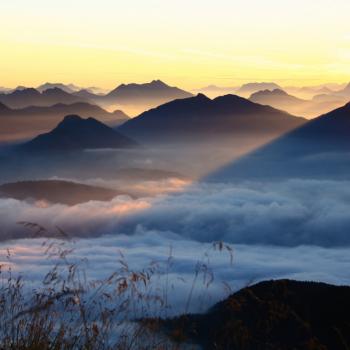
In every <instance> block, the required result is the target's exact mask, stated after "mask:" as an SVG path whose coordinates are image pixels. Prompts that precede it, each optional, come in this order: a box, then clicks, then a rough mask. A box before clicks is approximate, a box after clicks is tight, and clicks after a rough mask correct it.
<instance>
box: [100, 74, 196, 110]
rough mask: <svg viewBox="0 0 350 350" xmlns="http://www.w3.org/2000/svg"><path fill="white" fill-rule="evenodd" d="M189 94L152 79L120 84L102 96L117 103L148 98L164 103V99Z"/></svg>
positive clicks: (148, 99)
mask: <svg viewBox="0 0 350 350" xmlns="http://www.w3.org/2000/svg"><path fill="white" fill-rule="evenodd" d="M190 96H192V94H191V93H189V92H187V91H184V90H181V89H179V88H177V87H172V86H169V85H167V84H165V83H164V82H162V81H161V80H153V81H152V82H150V83H145V84H135V83H134V84H121V85H119V86H118V87H117V88H115V89H114V90H112V91H111V92H110V93H108V94H107V95H106V96H104V98H103V99H104V100H108V101H110V102H113V103H119V104H130V103H134V104H137V103H145V102H148V101H150V100H155V101H162V102H163V103H164V102H165V101H170V100H173V99H178V98H186V97H190Z"/></svg>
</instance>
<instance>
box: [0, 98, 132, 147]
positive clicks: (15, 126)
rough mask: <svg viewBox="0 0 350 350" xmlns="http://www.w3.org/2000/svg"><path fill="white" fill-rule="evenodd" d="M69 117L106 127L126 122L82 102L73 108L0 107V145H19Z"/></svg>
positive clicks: (119, 113)
mask: <svg viewBox="0 0 350 350" xmlns="http://www.w3.org/2000/svg"><path fill="white" fill-rule="evenodd" d="M69 114H77V115H80V116H81V117H84V118H87V117H94V118H96V119H98V120H100V121H102V122H104V123H106V124H107V125H109V126H113V127H115V126H117V125H120V124H122V123H124V122H125V121H127V120H128V119H129V117H128V116H127V115H126V114H125V113H124V112H122V111H120V110H116V111H114V112H112V113H110V112H107V111H105V110H104V109H102V108H101V107H98V106H96V105H92V104H89V103H86V102H76V103H73V104H63V103H58V104H55V105H53V106H49V107H46V106H41V107H40V106H30V107H25V108H20V109H11V108H9V107H7V106H5V105H4V104H2V103H0V122H1V125H2V127H1V129H0V141H3V142H4V141H7V142H10V141H13V142H14V141H20V140H23V139H28V138H30V137H34V136H36V135H38V134H40V133H43V132H47V131H49V130H51V129H52V128H54V127H55V126H56V125H57V123H58V122H60V121H61V120H62V118H63V117H64V116H66V115H69Z"/></svg>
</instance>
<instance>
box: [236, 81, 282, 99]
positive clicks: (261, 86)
mask: <svg viewBox="0 0 350 350" xmlns="http://www.w3.org/2000/svg"><path fill="white" fill-rule="evenodd" d="M275 89H280V90H282V88H281V87H280V86H279V85H278V84H276V83H271V82H263V83H247V84H243V85H242V86H241V87H240V88H239V89H238V90H237V94H238V95H240V94H242V95H244V96H249V95H251V94H253V93H254V92H257V91H260V90H275Z"/></svg>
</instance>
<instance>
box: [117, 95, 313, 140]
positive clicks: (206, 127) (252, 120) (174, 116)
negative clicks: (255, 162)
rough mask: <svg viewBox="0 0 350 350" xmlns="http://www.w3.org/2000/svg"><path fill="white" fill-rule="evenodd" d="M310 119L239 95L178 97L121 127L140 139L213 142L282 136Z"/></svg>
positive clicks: (124, 131)
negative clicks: (226, 139)
mask: <svg viewBox="0 0 350 350" xmlns="http://www.w3.org/2000/svg"><path fill="white" fill-rule="evenodd" d="M305 122H306V120H305V119H303V118H298V117H294V116H292V115H290V114H288V113H286V112H282V111H280V110H277V109H274V108H272V107H269V106H262V105H259V104H256V103H253V102H251V101H249V100H246V99H244V98H241V97H238V96H235V95H226V96H221V97H217V98H215V99H213V100H211V99H209V98H208V97H206V96H205V95H203V94H198V95H197V96H195V97H190V98H187V99H181V100H175V101H172V102H169V103H166V104H163V105H161V106H159V107H157V108H154V109H151V110H149V111H147V112H144V113H142V114H141V115H139V116H138V117H136V118H133V119H131V120H129V121H128V122H126V123H125V124H123V125H122V126H120V127H119V128H118V130H120V131H121V132H122V133H124V134H125V135H128V136H130V137H133V138H134V139H136V140H138V141H140V142H150V143H154V142H179V143H181V142H183V141H188V142H198V141H202V142H203V141H204V142H210V141H211V140H213V139H219V140H221V139H223V138H233V137H235V136H247V135H248V136H253V135H269V136H272V135H273V136H276V135H280V134H282V133H284V132H286V131H288V130H291V129H293V128H296V127H298V126H300V125H302V124H303V123H305Z"/></svg>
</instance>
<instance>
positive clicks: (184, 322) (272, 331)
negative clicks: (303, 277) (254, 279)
mask: <svg viewBox="0 0 350 350" xmlns="http://www.w3.org/2000/svg"><path fill="white" fill-rule="evenodd" d="M349 315H350V287H340V286H339V287H338V286H332V285H328V284H324V283H316V282H297V281H291V280H277V281H267V282H261V283H258V284H256V285H254V286H252V287H247V288H244V289H242V290H240V291H239V292H237V293H235V294H233V295H231V296H230V297H229V298H227V299H226V300H224V301H222V302H220V303H218V304H216V305H215V306H214V307H213V308H212V309H210V310H209V311H208V313H206V314H203V315H200V314H197V315H184V316H181V317H178V318H174V319H170V320H161V321H159V323H160V326H161V329H162V330H163V331H164V332H165V333H167V334H168V335H169V336H170V337H171V338H172V339H173V340H177V341H180V342H183V341H187V342H189V343H191V342H192V343H194V344H198V345H200V346H201V347H202V348H203V349H205V350H207V349H208V350H209V349H210V350H211V349H221V350H224V349H227V350H228V349H237V350H238V349H239V350H266V349H268V350H294V349H299V350H316V349H317V350H346V349H349V347H350V323H349V320H350V316H349Z"/></svg>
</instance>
